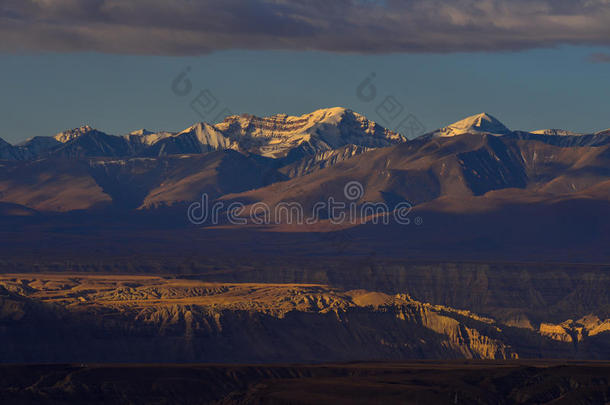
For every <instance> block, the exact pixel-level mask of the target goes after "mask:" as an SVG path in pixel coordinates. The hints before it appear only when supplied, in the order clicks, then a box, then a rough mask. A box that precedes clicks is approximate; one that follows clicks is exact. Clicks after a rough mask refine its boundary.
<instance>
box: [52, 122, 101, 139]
mask: <svg viewBox="0 0 610 405" xmlns="http://www.w3.org/2000/svg"><path fill="white" fill-rule="evenodd" d="M91 131H94V129H93V128H91V127H90V126H89V125H83V126H81V127H79V128H74V129H68V130H66V131H63V132H60V133H58V134H56V135H55V136H53V138H55V140H56V141H59V142H61V143H66V142H70V141H71V140H73V139H75V138H78V137H79V136H81V135H83V134H86V133H87V132H91Z"/></svg>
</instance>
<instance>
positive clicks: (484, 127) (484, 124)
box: [427, 113, 511, 137]
mask: <svg viewBox="0 0 610 405" xmlns="http://www.w3.org/2000/svg"><path fill="white" fill-rule="evenodd" d="M509 133H511V130H510V129H508V128H507V127H506V126H505V125H504V124H502V123H501V122H500V121H499V120H498V119H497V118H495V117H493V116H492V115H490V114H487V113H481V114H477V115H473V116H470V117H467V118H464V119H463V120H460V121H458V122H455V123H453V124H451V125H448V126H446V127H445V128H441V129H438V130H436V131H434V132H432V133H430V134H427V136H433V137H449V136H458V135H464V134H492V135H507V134H509Z"/></svg>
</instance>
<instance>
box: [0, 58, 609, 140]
mask: <svg viewBox="0 0 610 405" xmlns="http://www.w3.org/2000/svg"><path fill="white" fill-rule="evenodd" d="M605 51H607V50H606V49H605V48H593V47H582V46H581V47H577V46H561V47H557V48H553V49H543V50H527V51H518V52H500V53H489V52H478V53H453V54H388V55H383V54H382V55H377V54H375V55H363V54H341V53H331V52H319V51H253V50H242V51H238V50H235V51H217V52H213V53H211V54H207V55H203V56H171V57H170V56H143V55H111V54H102V53H91V52H84V53H83V52H72V53H48V52H42V53H40V52H36V53H32V52H28V53H10V54H2V55H0V64H1V66H2V71H3V73H4V74H3V75H2V76H0V88H2V92H1V93H0V109H1V110H2V112H3V114H2V116H3V119H2V120H1V121H0V137H2V138H3V139H5V140H7V141H10V142H18V141H21V140H24V139H26V138H28V137H31V136H35V135H52V134H54V133H56V132H58V131H60V130H63V129H67V128H73V127H77V126H80V125H82V124H90V125H92V126H94V127H96V128H99V129H101V130H104V131H106V132H109V133H113V134H122V133H126V132H129V131H131V130H135V129H138V128H142V127H146V128H148V129H155V130H156V129H158V130H180V129H183V128H185V127H187V126H189V125H191V124H192V123H194V122H197V121H204V120H205V121H210V122H213V121H215V120H217V119H219V117H221V116H222V115H224V114H226V113H227V112H228V111H231V112H232V113H245V112H247V113H252V114H256V115H270V114H275V113H287V114H303V113H307V112H310V111H313V110H315V109H317V108H323V107H330V106H345V107H348V108H351V109H353V110H356V111H359V112H362V113H364V114H365V115H367V116H368V117H369V118H370V119H373V120H375V121H379V122H380V123H381V124H385V125H387V126H388V127H392V126H393V123H391V122H390V123H387V122H385V123H384V122H383V117H380V116H379V114H378V112H377V108H378V106H379V104H381V103H382V102H383V101H384V100H386V97H389V96H393V97H394V98H395V100H396V101H397V102H399V103H400V104H402V105H403V106H404V111H405V113H407V112H408V113H412V114H414V115H415V116H416V117H417V118H418V120H419V121H420V122H421V123H422V124H423V125H424V126H425V127H426V128H427V129H428V130H432V129H435V128H437V127H441V126H444V125H446V124H448V123H451V122H454V121H456V120H459V119H460V118H463V117H465V116H468V115H472V114H475V113H478V112H483V111H485V112H488V113H490V114H492V115H494V116H496V117H497V118H498V119H500V120H501V121H503V122H504V123H505V124H506V125H507V126H509V127H510V128H513V129H537V128H546V127H551V126H552V127H560V128H565V129H569V130H574V131H582V132H589V131H597V130H601V129H605V128H607V127H610V102H609V101H608V94H610V80H609V77H610V64H609V63H592V62H591V61H590V60H589V57H590V55H591V54H594V53H603V52H605ZM187 67H190V71H189V73H188V74H187V78H188V79H189V80H190V81H191V83H192V86H193V89H192V90H191V93H189V94H188V95H185V96H178V95H176V94H174V92H172V90H171V85H172V81H173V79H174V78H175V77H176V76H178V75H179V74H180V73H181V72H183V71H184V69H185V68H187ZM371 73H375V79H374V81H373V82H372V84H373V85H374V86H375V87H376V89H377V96H376V98H375V99H374V100H372V101H370V102H366V101H364V100H362V99H361V98H359V97H358V96H357V87H358V86H359V85H360V83H362V81H363V80H364V79H366V78H367V77H368V76H369V75H370V74H371ZM205 89H209V91H210V94H213V96H214V97H215V98H216V99H217V101H218V107H217V108H216V109H215V110H214V111H212V112H211V113H209V114H207V116H200V115H198V114H197V113H196V112H195V111H194V110H193V109H191V107H190V102H191V101H192V100H193V99H194V98H196V97H197V96H198V95H199V94H200V93H199V92H200V91H201V90H205ZM394 124H395V123H394Z"/></svg>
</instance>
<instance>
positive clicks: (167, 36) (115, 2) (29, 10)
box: [0, 0, 610, 55]
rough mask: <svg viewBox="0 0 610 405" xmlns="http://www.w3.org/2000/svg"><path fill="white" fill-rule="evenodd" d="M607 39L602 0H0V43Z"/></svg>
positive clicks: (341, 48) (194, 45) (286, 44)
mask: <svg viewBox="0 0 610 405" xmlns="http://www.w3.org/2000/svg"><path fill="white" fill-rule="evenodd" d="M559 44H596V45H610V0H570V1H568V0H479V1H474V0H446V1H440V0H402V1H399V0H310V1H304V0H171V1H170V0H0V49H1V50H4V51H18V50H48V51H101V52H109V53H139V54H169V55H183V54H201V53H206V52H211V51H214V50H222V49H292V50H304V49H316V50H326V51H336V52H365V53H368V52H456V51H498V50H518V49H528V48H536V47H548V46H555V45H559Z"/></svg>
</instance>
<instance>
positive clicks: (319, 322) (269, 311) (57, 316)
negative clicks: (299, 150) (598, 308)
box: [0, 274, 610, 363]
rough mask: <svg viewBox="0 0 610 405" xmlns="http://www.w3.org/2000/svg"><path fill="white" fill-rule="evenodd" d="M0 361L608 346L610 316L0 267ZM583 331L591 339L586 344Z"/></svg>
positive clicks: (597, 352)
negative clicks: (560, 315) (479, 310)
mask: <svg viewBox="0 0 610 405" xmlns="http://www.w3.org/2000/svg"><path fill="white" fill-rule="evenodd" d="M0 292H1V294H0V304H1V305H0V316H1V318H0V335H1V336H2V341H3V342H4V344H3V345H2V347H1V348H0V360H1V361H3V362H22V361H27V362H31V361H37V362H38V361H45V362H46V361H52V362H100V361H104V362H108V361H112V362H116V361H118V362H126V361H128V362H143V361H144V362H149V361H163V362H176V361H200V362H256V363H272V362H286V361H290V362H318V361H352V360H397V359H413V358H422V359H431V358H445V359H450V358H467V359H519V358H538V357H546V358H579V359H598V358H605V357H607V355H608V353H607V351H606V350H608V349H610V340H609V339H610V319H606V318H601V319H600V318H599V317H598V316H596V315H593V314H591V315H588V316H585V317H582V318H581V319H578V320H567V321H565V322H562V323H559V324H553V323H550V322H544V323H543V322H536V321H530V320H529V319H527V318H526V317H523V318H522V319H521V322H519V321H518V319H515V318H511V319H510V320H509V321H506V320H499V319H494V318H493V317H490V316H483V315H478V314H476V313H474V312H471V311H469V310H466V309H456V308H451V307H448V306H445V305H438V304H431V303H426V302H421V301H417V300H415V299H413V298H412V297H411V296H410V295H409V294H408V293H407V292H404V293H398V294H387V293H383V292H376V291H370V290H363V289H358V290H343V289H338V288H334V287H330V286H327V285H321V284H270V283H265V284H261V283H256V284H253V283H237V284H235V283H217V282H216V283H214V282H204V281H198V280H188V279H179V278H174V277H151V276H123V275H113V276H103V275H88V276H84V275H82V274H72V275H70V274H66V275H51V274H13V275H3V276H2V277H1V278H0ZM590 343H591V344H590Z"/></svg>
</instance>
